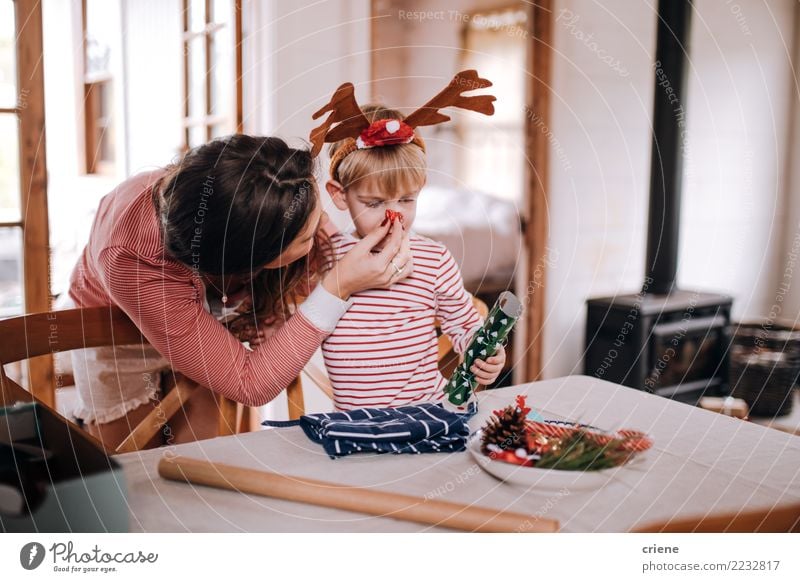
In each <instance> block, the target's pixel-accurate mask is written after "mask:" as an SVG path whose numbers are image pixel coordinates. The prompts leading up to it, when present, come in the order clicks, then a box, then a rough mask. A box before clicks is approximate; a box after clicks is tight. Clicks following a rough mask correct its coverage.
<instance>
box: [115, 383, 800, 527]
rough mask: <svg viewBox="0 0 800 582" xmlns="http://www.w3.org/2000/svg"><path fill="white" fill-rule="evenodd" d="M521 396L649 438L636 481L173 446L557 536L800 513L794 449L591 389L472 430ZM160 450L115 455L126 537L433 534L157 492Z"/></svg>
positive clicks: (703, 416)
mask: <svg viewBox="0 0 800 582" xmlns="http://www.w3.org/2000/svg"><path fill="white" fill-rule="evenodd" d="M517 394H527V395H528V403H529V405H531V406H533V407H534V408H535V409H536V410H538V411H539V412H540V413H541V414H542V415H543V416H544V417H545V418H561V419H570V420H580V421H582V422H587V423H590V424H592V425H594V426H597V427H600V428H605V429H617V428H633V429H639V430H644V431H646V432H647V433H648V434H650V435H651V436H652V437H653V439H654V441H655V444H654V447H653V448H652V449H651V450H650V451H648V452H647V453H645V455H646V456H645V457H644V459H643V462H642V463H640V464H638V466H637V467H636V469H635V470H634V468H631V469H630V470H629V471H626V472H625V474H621V475H620V476H619V477H618V478H615V479H614V480H612V481H611V482H610V483H609V484H608V485H606V486H605V487H603V488H602V489H599V490H595V491H586V492H582V491H570V490H569V489H566V490H562V491H560V492H544V491H541V490H537V488H536V487H532V488H528V487H525V486H521V485H512V484H508V483H503V482H501V481H499V480H497V479H495V478H494V477H492V476H491V475H489V474H487V473H484V472H483V471H482V470H480V469H479V468H478V467H477V465H476V464H475V462H474V461H473V459H472V457H471V456H470V454H469V453H468V452H466V451H465V452H462V453H454V454H449V455H446V454H427V455H380V456H375V455H357V456H352V457H348V458H342V459H336V460H331V459H330V458H328V457H327V456H326V455H325V454H324V453H323V452H322V450H321V448H320V447H319V445H316V444H314V443H312V442H311V441H309V440H308V439H307V438H306V437H305V435H304V434H303V432H302V430H301V429H300V428H298V427H293V428H284V429H271V430H264V431H259V432H254V433H247V434H243V435H237V436H231V437H222V438H217V439H212V440H207V441H202V442H197V443H192V444H187V445H180V446H176V447H172V448H171V449H170V454H176V455H182V456H189V457H197V458H204V459H210V460H214V461H219V462H223V463H227V464H233V465H238V466H243V467H251V468H260V469H263V470H269V471H278V472H281V473H284V474H289V475H297V476H302V477H310V478H315V479H322V480H327V481H331V482H336V483H342V484H348V485H357V486H361V487H375V488H379V489H382V490H387V491H396V492H399V493H405V494H410V495H417V496H420V497H425V496H426V495H427V496H429V497H436V498H440V499H446V500H451V501H456V502H461V503H475V504H478V505H482V506H486V507H493V508H497V509H506V510H513V511H516V512H521V513H525V514H528V515H534V516H535V515H539V516H544V517H549V518H555V519H558V520H559V521H560V523H561V529H562V531H568V532H592V531H627V530H630V529H634V528H636V527H640V526H642V525H644V524H645V523H651V522H659V521H664V520H667V519H669V518H671V517H688V516H696V515H704V514H706V513H709V512H712V513H718V512H721V513H727V512H736V511H739V510H741V509H743V508H748V509H751V508H752V509H757V508H769V507H772V506H776V505H786V504H792V503H798V502H800V437H797V436H793V435H789V434H786V433H782V432H779V431H776V430H771V429H766V428H763V427H761V426H757V425H755V424H751V423H748V422H744V421H740V420H736V419H732V418H728V417H725V416H722V415H719V414H716V413H711V412H707V411H704V410H700V409H698V408H694V407H690V406H687V405H684V404H680V403H677V402H673V401H670V400H666V399H664V398H661V397H658V396H652V395H650V394H647V393H644V392H640V391H637V390H633V389H630V388H625V387H622V386H617V385H615V384H611V383H608V382H605V381H602V380H597V379H594V378H588V377H585V376H569V377H565V378H557V379H553V380H548V381H544V382H537V383H531V384H524V385H520V386H514V387H511V388H505V389H501V390H493V391H489V392H483V393H481V394H480V395H479V398H480V412H479V413H478V415H477V416H476V417H475V418H474V419H473V420H472V421H471V423H470V426H471V428H472V429H473V430H475V429H477V428H479V427H480V426H482V425H483V423H484V421H485V419H486V418H487V417H488V416H489V415H490V414H491V412H492V410H494V409H497V408H502V407H504V406H506V405H508V404H511V403H512V402H513V401H514V397H515V396H516V395H517ZM164 454H165V451H164V449H157V450H150V451H145V452H142V453H130V454H127V455H120V456H118V457H116V458H117V460H118V461H119V462H120V463H122V465H123V468H124V472H125V476H126V481H127V486H128V494H129V502H130V508H131V530H132V531H148V532H151V531H192V532H198V531H214V532H216V531H270V532H277V531H303V532H307V531H354V532H362V531H370V532H371V531H403V532H410V531H432V530H436V529H437V528H429V527H426V526H422V525H418V524H413V523H407V522H403V521H398V520H394V519H391V518H384V517H382V518H377V517H371V516H366V515H360V514H356V513H350V512H346V511H340V510H333V509H325V508H321V507H315V506H310V505H303V504H299V503H293V502H287V501H280V500H276V499H271V498H267V497H259V496H251V495H246V494H242V493H235V492H230V491H223V490H217V489H212V488H208V487H200V486H193V485H187V484H181V483H176V482H170V481H165V480H163V479H161V478H160V477H159V476H158V474H157V471H156V466H157V463H158V460H159V459H160V458H161V456H163V455H164Z"/></svg>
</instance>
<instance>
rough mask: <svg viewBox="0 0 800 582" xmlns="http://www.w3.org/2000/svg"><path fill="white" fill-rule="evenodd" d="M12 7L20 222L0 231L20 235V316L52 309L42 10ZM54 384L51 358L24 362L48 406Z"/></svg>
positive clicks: (29, 1)
mask: <svg viewBox="0 0 800 582" xmlns="http://www.w3.org/2000/svg"><path fill="white" fill-rule="evenodd" d="M13 4H14V12H15V15H14V21H15V36H16V47H15V48H16V65H17V79H16V83H17V87H16V89H17V94H18V95H24V104H22V103H19V102H18V103H17V106H16V107H14V108H4V109H0V113H2V114H14V115H16V116H17V118H18V120H19V138H18V139H19V178H20V181H19V184H20V210H21V213H20V214H21V216H20V219H19V220H18V221H11V222H4V223H0V227H12V228H13V227H18V228H20V229H21V230H22V288H23V311H24V312H25V313H36V312H46V311H50V309H51V295H50V253H49V249H50V246H49V245H50V241H49V220H48V213H47V160H46V147H45V146H46V141H45V137H46V136H45V111H44V67H43V59H42V55H43V32H42V4H41V1H40V0H14V2H13ZM20 101H21V99H20ZM17 340H18V341H19V340H22V341H24V338H17ZM54 379H55V375H54V371H53V357H52V355H47V356H40V357H37V358H31V359H30V360H28V368H27V384H28V389H29V391H30V392H31V394H33V396H34V397H36V398H38V399H39V400H41V401H43V402H44V403H45V404H48V405H50V406H54V405H55V385H54Z"/></svg>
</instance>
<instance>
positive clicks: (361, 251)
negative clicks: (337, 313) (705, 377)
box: [322, 222, 414, 300]
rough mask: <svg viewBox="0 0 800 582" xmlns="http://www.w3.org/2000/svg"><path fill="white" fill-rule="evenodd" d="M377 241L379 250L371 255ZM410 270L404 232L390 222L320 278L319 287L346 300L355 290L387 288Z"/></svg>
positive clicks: (408, 247) (410, 261) (349, 252)
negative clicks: (380, 247) (320, 284)
mask: <svg viewBox="0 0 800 582" xmlns="http://www.w3.org/2000/svg"><path fill="white" fill-rule="evenodd" d="M398 226H399V228H398ZM390 231H391V232H390ZM384 239H385V240H384ZM381 242H383V243H384V244H383V248H382V249H381V250H380V252H377V253H373V252H372V249H374V248H375V247H376V246H378V245H379V244H380V243H381ZM413 270H414V265H413V262H412V260H411V244H410V242H409V239H408V232H407V231H406V230H405V229H404V228H402V225H398V224H397V223H395V224H394V228H393V225H392V223H391V222H387V223H386V224H385V225H383V226H379V227H378V228H376V229H375V230H373V231H372V232H371V233H369V234H368V235H367V236H365V237H364V238H363V239H361V240H360V241H358V243H356V245H355V246H354V247H353V248H352V249H350V250H349V251H347V253H346V254H345V255H344V256H343V257H342V258H341V259H339V261H338V262H337V263H336V265H335V266H334V267H333V268H332V269H331V270H330V271H328V272H327V273H326V274H325V276H324V277H323V278H322V285H323V286H324V287H325V289H327V290H328V291H329V292H330V293H332V294H334V295H336V296H337V297H339V298H341V299H345V300H346V299H347V298H348V297H350V295H352V294H353V293H357V292H359V291H364V290H366V289H378V288H384V289H385V288H387V287H391V286H392V285H393V284H395V283H397V282H398V281H401V280H402V279H405V278H406V277H408V276H409V275H410V274H411V273H412V272H413Z"/></svg>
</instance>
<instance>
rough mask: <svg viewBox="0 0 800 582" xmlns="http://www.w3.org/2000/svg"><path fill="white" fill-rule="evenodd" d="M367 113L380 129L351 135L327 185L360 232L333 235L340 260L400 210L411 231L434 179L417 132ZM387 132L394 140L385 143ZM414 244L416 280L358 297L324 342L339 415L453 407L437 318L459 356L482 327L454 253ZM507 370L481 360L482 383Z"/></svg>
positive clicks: (426, 242)
mask: <svg viewBox="0 0 800 582" xmlns="http://www.w3.org/2000/svg"><path fill="white" fill-rule="evenodd" d="M362 112H363V113H364V115H365V116H366V118H367V121H368V122H369V123H370V127H369V130H368V131H367V130H365V132H364V133H362V134H361V136H360V137H359V140H361V143H360V144H359V143H358V142H356V145H355V147H353V142H352V138H349V141H348V140H341V141H337V142H335V143H334V144H333V145H332V146H331V148H330V154H331V176H330V180H329V181H328V182H327V184H326V188H327V190H328V193H329V194H330V196H331V198H332V199H333V203H334V204H335V206H336V207H337V208H339V209H340V210H347V211H349V213H350V216H351V217H352V220H353V223H354V225H355V229H354V230H353V231H351V232H343V233H338V234H335V235H333V236H332V237H331V246H332V251H333V255H334V257H335V258H337V259H338V258H339V257H340V256H342V255H343V254H344V253H346V252H347V251H348V250H349V249H350V248H351V247H352V246H353V245H354V244H356V242H357V241H358V240H359V239H360V238H361V237H363V236H364V235H365V234H367V233H369V232H371V231H372V230H374V228H375V227H376V226H377V225H379V224H380V223H381V222H383V221H384V220H387V219H388V216H390V215H392V214H393V213H398V215H399V216H398V217H397V220H396V221H394V226H393V228H405V229H408V230H411V229H412V227H413V225H414V217H415V215H416V208H417V198H418V197H419V193H420V190H421V189H422V187H423V186H424V185H425V180H426V162H425V150H424V143H423V142H422V140H421V139H420V138H418V137H417V136H414V135H413V133H412V134H411V135H408V134H409V131H413V130H412V129H411V128H410V127H409V126H405V124H404V123H402V120H403V116H402V115H401V114H400V113H399V112H397V111H394V110H391V109H385V108H383V107H380V106H372V107H367V108H364V109H362ZM403 126H405V127H403ZM395 134H397V135H398V140H399V139H400V137H401V136H402V135H405V137H402V140H401V142H400V143H392V142H393V141H394V140H392V139H391V136H392V135H395ZM387 135H388V136H390V139H381V136H383V137H384V138H385V137H386V136H387ZM370 136H371V137H370ZM372 138H375V139H372ZM364 139H366V140H368V141H370V140H371V142H370V143H367V144H365V143H364ZM403 142H407V143H403ZM361 146H364V147H361ZM343 148H344V149H343ZM387 211H392V212H389V213H388V214H387ZM409 238H410V246H411V252H412V256H413V272H412V274H411V275H410V276H408V277H407V278H405V279H403V280H402V281H400V282H398V283H395V284H394V285H393V286H392V287H391V288H389V289H373V290H369V291H364V292H361V293H356V294H354V295H353V296H352V297H351V298H352V300H353V305H352V307H351V308H350V309H349V310H348V311H347V313H346V314H345V315H344V316H343V317H342V318H341V320H340V321H339V324H338V325H337V327H336V329H335V330H334V331H333V333H331V335H330V336H329V337H328V338H327V340H325V342H324V343H323V345H322V353H323V356H324V358H325V366H326V368H327V370H328V375H329V377H330V380H331V384H332V385H333V393H334V405H335V407H336V409H337V410H348V409H354V408H363V407H378V406H392V407H396V406H403V405H408V404H415V403H420V402H426V401H434V402H437V401H441V400H443V399H444V392H443V388H444V386H445V385H446V384H447V380H446V379H445V378H444V377H443V376H442V374H441V373H440V372H439V369H438V366H437V360H438V339H437V334H436V329H435V324H434V321H435V320H437V319H438V320H439V322H440V324H441V330H442V332H443V333H445V334H447V336H448V337H449V338H450V340H451V341H452V344H453V349H454V350H455V351H456V352H457V353H458V354H462V353H463V352H464V350H465V349H466V347H467V346H468V345H469V342H470V340H471V339H472V336H473V335H474V333H475V332H476V331H477V329H478V328H479V327H480V326H481V324H482V320H481V317H480V315H479V314H478V312H477V311H476V310H475V307H474V306H473V303H472V296H471V295H470V294H469V293H468V292H467V291H466V290H465V289H464V284H463V281H462V279H461V272H460V271H459V268H458V265H457V264H456V262H455V261H454V260H453V257H452V255H451V254H450V252H449V251H448V250H447V248H446V247H445V246H444V245H443V244H441V243H439V242H436V241H433V240H431V239H428V238H426V237H424V236H420V235H418V234H416V233H414V232H413V230H412V231H411V233H410V237H409ZM396 268H397V267H396ZM504 363H505V351H504V350H503V349H502V348H501V349H500V350H499V351H498V352H497V354H496V355H495V356H493V357H490V358H488V359H487V360H486V361H483V360H477V361H476V363H475V365H474V366H473V368H472V371H473V373H474V374H475V375H476V378H477V379H478V381H479V382H480V383H481V384H491V383H492V382H494V381H495V380H496V379H497V377H498V375H499V374H500V371H501V370H502V368H503V364H504Z"/></svg>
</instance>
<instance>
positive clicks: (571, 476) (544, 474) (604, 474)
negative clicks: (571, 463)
mask: <svg viewBox="0 0 800 582" xmlns="http://www.w3.org/2000/svg"><path fill="white" fill-rule="evenodd" d="M482 434H483V431H482V430H478V431H476V432H475V433H473V434H472V436H470V437H469V440H468V441H467V449H468V450H469V452H470V453H471V454H472V456H473V457H474V458H475V460H476V461H477V463H478V465H479V466H480V467H481V468H482V469H483V470H484V471H486V472H487V473H489V474H491V475H494V476H495V477H497V478H498V479H500V480H502V481H507V482H509V483H517V484H519V485H528V486H530V487H534V488H536V489H538V490H543V491H558V490H561V489H569V490H570V491H573V490H587V489H599V488H600V487H603V486H604V485H606V484H607V483H608V482H609V481H611V479H613V478H614V476H615V475H617V474H618V473H620V472H623V471H629V470H631V463H627V464H625V465H621V466H619V467H612V468H611V469H602V470H599V471H562V470H560V469H537V468H536V467H523V466H521V465H514V464H513V463H507V462H505V461H500V460H495V459H492V458H490V457H488V456H486V455H484V454H483V452H481V436H482ZM641 454H642V453H639V454H638V455H637V457H639V456H641Z"/></svg>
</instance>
